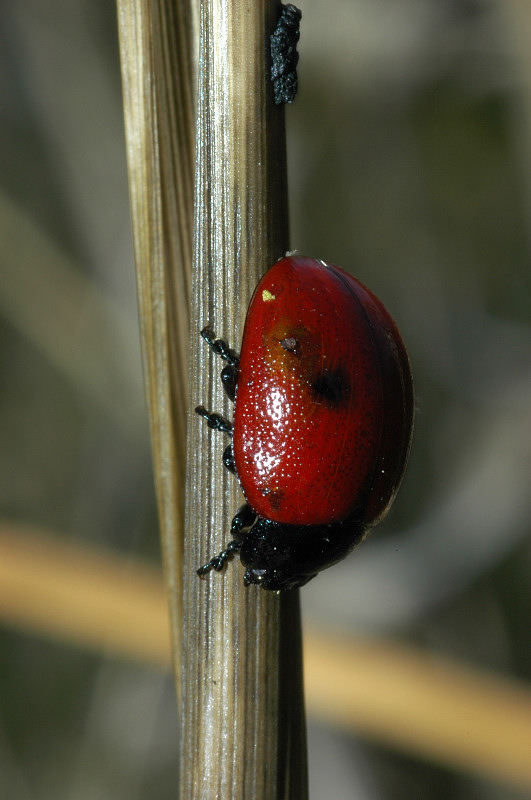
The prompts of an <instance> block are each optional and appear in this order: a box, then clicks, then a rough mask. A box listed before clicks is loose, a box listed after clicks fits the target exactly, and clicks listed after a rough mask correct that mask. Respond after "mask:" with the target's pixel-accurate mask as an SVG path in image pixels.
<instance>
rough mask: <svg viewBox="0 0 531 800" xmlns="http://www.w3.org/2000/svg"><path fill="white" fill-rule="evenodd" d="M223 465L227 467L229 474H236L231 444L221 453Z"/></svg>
mask: <svg viewBox="0 0 531 800" xmlns="http://www.w3.org/2000/svg"><path fill="white" fill-rule="evenodd" d="M223 464H224V465H225V466H226V467H227V469H228V470H229V472H232V473H234V474H236V464H235V463H234V454H233V452H232V445H231V444H228V445H227V447H226V448H225V450H224V451H223Z"/></svg>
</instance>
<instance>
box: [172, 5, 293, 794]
mask: <svg viewBox="0 0 531 800" xmlns="http://www.w3.org/2000/svg"><path fill="white" fill-rule="evenodd" d="M279 10H280V4H279V3H278V2H270V1H269V0H247V2H244V0H240V1H239V2H234V0H204V2H202V4H201V21H200V57H199V82H198V86H199V91H198V123H197V128H198V131H197V174H196V234H195V254H194V255H195V259H194V267H195V268H194V284H193V300H192V330H193V331H194V333H195V335H194V336H193V337H192V361H191V371H190V379H191V380H190V383H191V393H192V394H191V396H192V402H193V403H194V404H197V403H202V404H204V405H205V406H207V407H208V408H209V409H212V410H216V411H224V413H225V415H227V416H230V415H231V413H232V412H231V409H230V408H229V403H228V401H227V399H226V398H224V397H223V391H222V388H221V383H220V381H219V371H220V368H221V365H220V363H219V361H218V360H215V359H214V358H213V356H212V354H211V353H210V352H208V348H207V346H206V345H205V343H204V342H202V341H201V340H200V337H199V330H200V329H201V328H202V327H203V326H205V325H206V324H207V323H209V324H210V325H212V326H213V328H214V330H215V331H216V333H217V334H218V335H222V336H223V337H224V338H226V339H228V340H229V342H230V343H232V344H234V345H235V346H236V347H237V346H238V343H239V341H240V340H241V332H242V326H243V321H244V316H245V311H246V309H247V305H248V302H249V299H250V295H251V292H252V289H253V287H254V286H255V284H256V282H257V280H258V278H259V277H260V276H261V275H262V274H263V272H264V271H265V269H266V268H267V267H268V266H269V265H270V264H272V263H274V262H275V261H276V260H277V259H278V258H280V257H281V256H282V255H283V254H284V252H285V251H286V249H287V248H288V225H287V189H286V164H285V136H284V111H283V109H282V108H279V107H275V106H274V103H273V91H272V86H271V82H270V80H269V76H268V71H269V36H270V34H271V33H272V31H273V30H274V27H275V24H276V21H277V19H278V14H279ZM225 446H226V441H224V440H223V438H222V436H221V434H219V433H213V432H212V431H210V430H208V429H207V427H206V425H205V424H204V422H203V421H202V420H201V419H199V418H198V417H196V416H195V415H194V417H193V418H192V419H190V421H189V439H188V475H187V481H188V495H187V528H186V540H185V571H184V603H183V611H184V630H183V651H184V652H183V684H182V687H183V688H182V700H183V706H182V734H181V743H182V744H181V747H182V766H181V794H180V796H181V797H183V798H187V800H204V798H207V797H208V798H214V797H227V798H229V797H230V798H231V800H239V799H240V798H246V799H247V798H253V800H264V798H272V799H277V798H296V800H304V798H305V797H306V796H307V778H306V753H305V748H306V742H305V724H304V707H303V693H302V672H301V634H300V615H299V597H298V592H296V591H292V592H288V593H285V594H284V595H281V596H277V595H275V594H272V593H268V592H264V591H263V590H261V589H259V588H257V587H255V586H253V587H249V588H245V587H244V586H243V584H242V570H241V567H240V565H239V563H235V564H233V565H229V568H228V569H227V570H226V571H225V573H224V574H223V575H218V574H216V573H214V574H210V575H208V576H207V578H206V579H205V580H204V581H200V580H199V579H198V578H197V576H196V575H195V569H196V568H197V567H198V566H199V565H200V564H202V563H204V562H205V561H206V560H207V559H208V558H210V556H212V555H213V554H215V553H217V552H219V551H220V550H221V549H222V546H223V545H225V544H226V543H227V540H228V537H229V535H230V533H229V531H230V521H231V516H232V513H234V511H235V509H236V508H237V507H238V506H239V505H241V503H242V497H241V494H240V493H239V492H238V489H237V486H236V481H235V479H234V477H233V476H231V475H229V474H228V472H227V471H226V470H224V469H223V467H222V464H221V454H222V451H223V449H224V447H225Z"/></svg>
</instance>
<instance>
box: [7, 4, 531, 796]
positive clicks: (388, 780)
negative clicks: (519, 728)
mask: <svg viewBox="0 0 531 800" xmlns="http://www.w3.org/2000/svg"><path fill="white" fill-rule="evenodd" d="M299 5H300V7H301V8H302V12H303V20H302V35H301V42H300V47H299V51H300V54H301V60H300V65H299V80H300V93H299V96H298V98H297V101H296V103H295V104H294V105H293V106H292V107H289V108H288V109H287V111H286V119H287V127H288V137H289V171H290V195H291V199H290V204H291V234H292V235H291V240H292V247H293V248H294V249H295V248H296V249H298V250H300V251H302V252H304V253H307V254H312V255H315V256H317V257H320V258H323V259H326V260H327V261H330V262H332V263H337V264H339V265H342V266H344V267H346V268H348V269H350V270H351V271H352V272H353V273H354V274H355V275H356V276H357V277H358V278H360V280H362V282H364V283H366V284H367V285H368V286H370V288H371V289H372V290H373V291H374V292H375V293H376V294H378V295H379V296H380V297H381V299H382V300H383V301H384V303H385V304H386V305H387V307H388V308H389V310H390V311H391V313H392V314H393V316H394V318H395V319H396V321H397V323H398V325H399V327H400V329H401V331H402V334H403V336H404V339H405V341H406V343H407V345H408V349H409V353H410V358H411V361H412V366H413V373H414V378H415V384H416V393H417V416H416V429H415V439H414V446H413V451H412V457H411V461H410V465H409V470H408V473H407V477H406V480H405V483H404V485H403V488H402V491H401V494H400V496H399V499H398V501H397V502H396V504H395V506H394V509H393V512H392V514H391V515H390V516H389V518H388V520H387V521H386V523H385V525H383V526H382V527H381V529H379V530H378V533H377V535H375V536H374V537H372V538H371V539H369V541H368V542H367V543H366V544H365V545H364V546H363V548H362V549H361V550H360V551H359V552H358V553H357V554H356V556H355V557H353V558H351V559H347V560H346V561H344V562H342V563H341V564H340V565H338V566H337V567H335V568H334V569H333V570H331V571H330V572H326V573H324V574H323V575H321V576H320V577H319V579H318V580H316V581H315V582H312V583H311V584H310V585H309V586H308V587H307V588H306V589H304V591H303V593H302V599H303V611H304V618H305V620H306V621H310V622H312V621H314V622H316V623H320V624H323V625H326V626H327V628H328V629H332V628H337V630H341V631H344V630H352V631H355V632H363V633H369V634H374V635H379V636H380V635H382V636H392V637H398V638H401V639H403V640H406V641H410V642H413V643H416V644H420V645H423V646H425V647H426V648H428V649H430V650H433V651H434V652H439V653H443V654H449V655H451V656H456V657H458V658H461V659H463V660H465V661H467V662H468V663H470V664H473V665H477V666H479V667H485V668H489V669H493V670H495V671H497V672H499V673H503V674H505V675H508V676H513V677H515V678H519V679H523V680H526V681H528V682H529V681H531V643H530V637H529V628H530V625H529V618H530V613H531V591H530V581H529V574H530V567H531V537H530V536H529V533H530V524H529V520H530V511H531V490H530V483H531V481H530V472H531V470H530V462H531V458H530V457H531V424H530V423H531V402H530V400H531V337H530V322H531V297H530V294H531V275H530V272H529V253H530V232H531V218H530V205H529V201H530V187H531V159H530V156H531V146H530V144H529V141H530V139H529V130H530V116H531V62H530V60H529V54H528V51H531V5H529V4H527V3H526V2H518V0H507V2H503V3H502V2H495V0H446V1H442V0H327V2H326V3H318V2H317V0H301V1H300V3H299ZM0 36H1V47H0V64H1V69H0V93H1V103H0V115H1V116H0V137H1V150H0V152H1V155H0V230H1V235H0V260H1V268H0V269H1V271H0V370H1V383H0V441H1V443H2V446H1V448H0V474H1V476H2V477H1V480H0V498H1V510H0V513H1V515H2V518H3V519H4V520H5V521H16V522H20V523H24V524H26V523H27V524H37V525H40V526H44V527H45V528H49V529H50V530H52V531H54V532H55V533H57V535H61V536H64V537H65V540H70V539H79V540H82V541H86V542H89V543H92V544H96V545H101V546H105V547H109V548H112V549H113V550H115V551H121V552H123V553H124V554H128V553H134V554H139V555H141V556H143V557H146V558H148V559H151V560H152V562H153V563H156V564H158V563H159V542H158V534H157V520H156V508H155V502H154V493H153V488H152V476H151V463H150V451H149V441H148V429H147V418H146V410H145V404H144V399H143V386H142V376H141V367H140V354H139V344H138V331H137V309H136V295H135V280H134V268H133V255H132V247H131V235H130V226H129V208H128V196H127V176H126V166H125V146H124V135H123V123H122V108H121V84H120V70H119V58H118V43H117V29H116V10H115V4H114V2H112V0H92V1H91V2H88V0H85V1H84V0H71V2H70V3H60V2H58V1H57V0H47V2H46V3H42V2H39V0H18V2H17V3H11V4H9V3H3V4H2V7H1V12H0ZM434 724H436V721H434ZM177 730H178V722H177V717H176V704H175V699H174V689H173V679H172V678H171V677H170V676H169V675H165V674H161V673H160V672H157V671H156V670H151V669H149V668H147V667H144V666H140V665H131V664H126V663H122V662H120V661H119V660H117V659H113V658H106V657H105V654H104V653H101V654H94V653H87V652H84V651H82V650H80V649H76V648H75V647H73V646H67V645H65V644H59V643H57V642H55V641H49V640H46V639H44V638H38V637H36V636H32V635H30V634H28V633H25V632H23V631H19V630H14V629H9V628H3V629H2V630H1V632H0V795H1V796H2V797H9V798H12V800H48V798H54V800H58V799H60V798H65V800H66V799H67V798H68V800H72V799H74V800H92V798H94V799H96V798H97V800H102V799H104V798H113V800H121V798H124V799H125V798H128V800H131V798H135V799H136V800H144V798H146V799H147V798H153V797H156V798H159V800H164V798H174V797H175V792H176V783H177V766H176V758H175V748H176V740H177V736H178V733H177ZM309 741H310V758H309V762H310V780H311V796H312V797H314V798H320V797H323V796H330V797H332V798H334V800H347V798H354V799H355V800H388V799H389V800H390V799H391V798H392V799H393V800H402V798H404V800H405V798H408V800H409V798H428V797H429V798H430V799H433V800H437V799H438V798H445V799H446V798H448V797H451V798H455V800H460V799H461V798H463V799H464V798H466V800H471V799H472V800H490V799H491V798H500V797H503V798H507V799H508V800H520V798H523V797H525V796H529V795H524V793H523V792H518V791H516V790H513V789H510V788H508V787H507V786H500V785H496V784H494V783H491V782H488V781H486V780H480V779H479V778H478V779H475V778H472V777H470V776H465V775H463V774H459V773H455V772H452V771H450V770H446V769H444V768H442V767H437V766H434V765H431V764H428V763H426V762H423V761H417V760H415V759H414V758H409V757H405V756H403V755H400V754H398V753H396V752H394V751H392V750H388V749H385V748H381V747H378V746H376V745H375V744H368V743H367V742H366V741H364V740H362V739H361V738H360V739H357V738H355V737H349V736H347V735H345V734H343V733H339V732H337V731H335V730H332V729H330V728H328V727H327V726H325V725H323V724H321V723H318V722H316V721H314V720H311V719H310V721H309ZM530 757H531V743H530ZM325 793H326V794H325Z"/></svg>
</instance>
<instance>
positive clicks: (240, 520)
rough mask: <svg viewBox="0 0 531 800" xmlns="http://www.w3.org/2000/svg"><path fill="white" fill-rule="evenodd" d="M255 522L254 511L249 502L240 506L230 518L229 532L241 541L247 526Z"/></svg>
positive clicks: (250, 526) (247, 528) (249, 526)
mask: <svg viewBox="0 0 531 800" xmlns="http://www.w3.org/2000/svg"><path fill="white" fill-rule="evenodd" d="M255 522H256V511H253V509H252V508H251V506H250V505H249V503H245V505H243V506H240V508H239V509H238V510H237V512H236V513H235V515H234V516H233V518H232V525H231V528H230V532H231V533H232V535H233V536H234V537H235V538H236V539H240V540H242V541H243V539H245V536H246V534H247V531H248V530H249V528H252V526H253V525H254V523H255Z"/></svg>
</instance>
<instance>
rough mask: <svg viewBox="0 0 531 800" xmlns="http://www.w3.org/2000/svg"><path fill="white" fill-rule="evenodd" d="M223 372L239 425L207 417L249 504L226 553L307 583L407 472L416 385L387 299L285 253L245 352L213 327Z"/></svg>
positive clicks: (260, 576) (251, 318)
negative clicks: (224, 440) (223, 438)
mask: <svg viewBox="0 0 531 800" xmlns="http://www.w3.org/2000/svg"><path fill="white" fill-rule="evenodd" d="M202 336H203V338H204V339H205V340H206V341H207V342H208V344H209V345H210V346H211V347H212V349H213V350H214V352H216V353H217V354H218V355H220V356H221V357H222V358H223V359H224V360H225V361H227V363H228V366H226V367H225V368H224V369H223V371H222V373H221V377H222V380H223V383H224V386H225V389H226V391H227V393H228V395H229V397H231V398H232V399H233V400H234V402H235V405H234V424H233V425H231V423H230V422H228V421H227V420H225V419H223V418H222V417H220V416H219V415H218V414H215V413H214V414H210V413H209V412H208V411H206V409H205V408H203V407H202V406H198V407H197V408H196V411H197V413H199V414H200V415H201V416H203V417H204V418H205V419H206V420H207V422H208V424H209V425H210V427H212V428H216V429H218V430H222V431H225V432H226V433H228V434H230V435H232V444H231V445H229V447H228V448H227V449H226V450H225V454H224V463H225V465H226V466H227V467H228V468H229V469H231V470H232V471H233V472H235V473H236V475H237V477H238V479H239V482H240V485H241V488H242V491H243V494H244V496H245V499H246V501H247V503H246V504H245V505H244V506H242V508H240V510H239V511H238V512H237V514H236V515H235V517H234V519H233V523H232V536H233V539H232V541H231V542H230V544H229V545H228V546H227V548H226V549H225V550H224V551H223V552H222V553H220V554H219V555H218V556H216V557H215V558H213V559H211V561H209V562H208V563H207V564H205V565H204V566H203V567H201V568H200V569H199V570H198V573H199V574H200V575H204V574H205V573H206V572H208V571H209V570H211V569H215V570H221V569H222V567H223V565H224V564H225V563H226V561H227V560H228V559H229V558H230V557H231V556H232V554H233V553H237V552H240V557H241V560H242V563H243V564H244V565H245V567H246V571H245V575H244V582H245V584H250V583H256V584H259V585H260V586H262V587H263V588H264V589H272V590H275V591H278V590H281V589H289V588H293V587H296V586H303V585H304V584H305V583H307V582H308V581H309V580H310V579H311V578H313V577H314V576H315V575H316V574H317V573H318V572H319V571H320V570H322V569H325V568H326V567H329V566H331V565H332V564H334V563H336V562H337V561H339V560H340V559H341V558H343V557H344V556H345V555H347V553H348V552H350V551H351V550H352V549H353V548H354V547H355V546H356V545H357V544H359V543H360V542H361V541H362V539H363V538H364V537H365V535H366V534H367V532H368V530H369V529H370V528H371V527H373V526H374V525H376V524H377V523H378V522H380V520H381V519H383V517H384V516H385V514H386V513H387V511H388V509H389V507H390V505H391V503H392V501H393V499H394V497H395V495H396V492H397V490H398V487H399V485H400V481H401V479H402V475H403V472H404V468H405V464H406V460H407V456H408V452H409V446H410V440H411V431H412V423H413V387H412V380H411V372H410V367H409V360H408V357H407V353H406V350H405V347H404V344H403V342H402V339H401V337H400V334H399V332H398V330H397V328H396V325H395V324H394V322H393V320H392V319H391V317H390V316H389V314H388V312H387V311H386V309H385V308H384V306H383V305H382V303H381V302H380V301H379V300H378V298H376V297H375V296H374V295H373V294H372V293H371V292H370V291H369V290H368V289H366V288H365V287H364V286H363V285H362V284H361V283H359V282H358V281H357V280H356V279H355V278H353V277H352V276H351V275H349V274H348V273H347V272H345V271H344V270H342V269H340V268H339V267H335V266H333V265H331V264H325V262H324V261H319V260H317V259H314V258H306V257H302V256H295V255H293V256H287V257H286V258H283V259H281V260H280V261H278V262H277V263H276V264H274V266H272V267H271V269H269V270H268V272H267V273H266V274H265V275H264V277H263V278H262V280H261V281H260V282H259V284H258V286H257V288H256V290H255V292H254V295H253V297H252V300H251V303H250V305H249V310H248V312H247V318H246V322H245V328H244V332H243V339H242V347H241V355H240V356H238V355H237V354H236V353H235V352H234V351H233V350H231V349H230V348H229V347H228V346H227V344H226V343H225V342H224V341H223V340H222V339H217V338H216V337H215V336H214V334H213V333H212V331H211V329H210V328H205V330H203V331H202Z"/></svg>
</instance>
